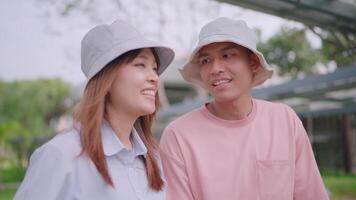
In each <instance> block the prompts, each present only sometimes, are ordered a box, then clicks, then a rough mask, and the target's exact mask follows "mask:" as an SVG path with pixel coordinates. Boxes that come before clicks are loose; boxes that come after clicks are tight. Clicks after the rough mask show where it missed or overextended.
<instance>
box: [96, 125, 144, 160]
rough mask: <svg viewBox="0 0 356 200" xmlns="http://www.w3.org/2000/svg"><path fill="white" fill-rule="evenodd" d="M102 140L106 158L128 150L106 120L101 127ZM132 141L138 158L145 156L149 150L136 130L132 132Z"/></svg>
mask: <svg viewBox="0 0 356 200" xmlns="http://www.w3.org/2000/svg"><path fill="white" fill-rule="evenodd" d="M101 139H102V143H103V149H104V154H105V156H112V155H115V154H117V153H119V152H121V151H123V150H127V149H126V148H125V146H124V145H123V143H122V142H121V141H120V139H119V137H117V135H116V134H115V132H114V130H113V129H112V128H111V126H110V124H109V123H108V122H107V121H106V120H104V121H103V123H102V126H101ZM131 141H132V145H133V151H134V152H135V155H136V156H139V155H144V156H145V155H146V154H147V148H146V146H145V145H144V143H143V141H142V139H141V138H140V136H139V135H138V133H137V131H136V130H135V128H133V129H132V132H131Z"/></svg>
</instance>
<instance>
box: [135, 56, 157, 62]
mask: <svg viewBox="0 0 356 200" xmlns="http://www.w3.org/2000/svg"><path fill="white" fill-rule="evenodd" d="M137 58H143V59H145V60H149V58H148V57H147V56H146V55H139V56H137ZM153 61H154V62H156V59H153Z"/></svg>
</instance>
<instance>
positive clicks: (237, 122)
mask: <svg viewBox="0 0 356 200" xmlns="http://www.w3.org/2000/svg"><path fill="white" fill-rule="evenodd" d="M206 105H207V103H205V104H204V105H203V106H201V108H200V111H201V113H202V114H203V115H204V116H205V117H206V118H208V119H209V120H211V121H212V122H214V123H217V124H220V125H223V126H237V127H238V126H244V125H246V124H249V123H250V122H251V121H252V120H253V119H254V117H255V115H256V112H257V101H256V100H255V99H252V110H251V112H250V114H248V115H247V116H246V117H245V118H243V119H239V120H226V119H222V118H220V117H217V116H215V115H214V114H212V113H211V112H210V111H209V110H208V108H207V107H206Z"/></svg>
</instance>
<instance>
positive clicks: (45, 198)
mask: <svg viewBox="0 0 356 200" xmlns="http://www.w3.org/2000/svg"><path fill="white" fill-rule="evenodd" d="M69 164H70V163H69V162H68V159H66V158H65V157H64V155H63V153H61V152H60V150H59V149H57V148H56V147H53V146H50V145H48V144H46V145H44V146H42V147H40V148H38V149H37V150H36V151H35V152H34V153H33V154H32V156H31V158H30V163H29V166H28V168H27V171H26V175H25V178H24V180H23V182H22V183H21V185H20V187H19V189H18V190H17V192H16V195H15V197H14V200H25V199H26V200H55V199H56V200H57V199H58V200H59V199H67V198H66V197H67V196H68V187H69V184H67V183H68V182H69V178H70V173H69V172H70V170H69V169H70V167H69Z"/></svg>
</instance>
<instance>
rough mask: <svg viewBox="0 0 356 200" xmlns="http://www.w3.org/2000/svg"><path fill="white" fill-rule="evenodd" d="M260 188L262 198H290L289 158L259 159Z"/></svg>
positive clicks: (278, 199) (271, 199)
mask: <svg viewBox="0 0 356 200" xmlns="http://www.w3.org/2000/svg"><path fill="white" fill-rule="evenodd" d="M257 174H258V184H259V185H258V188H259V196H260V199H261V200H289V199H292V195H291V187H292V183H291V168H290V163H289V161H288V160H258V161H257Z"/></svg>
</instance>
